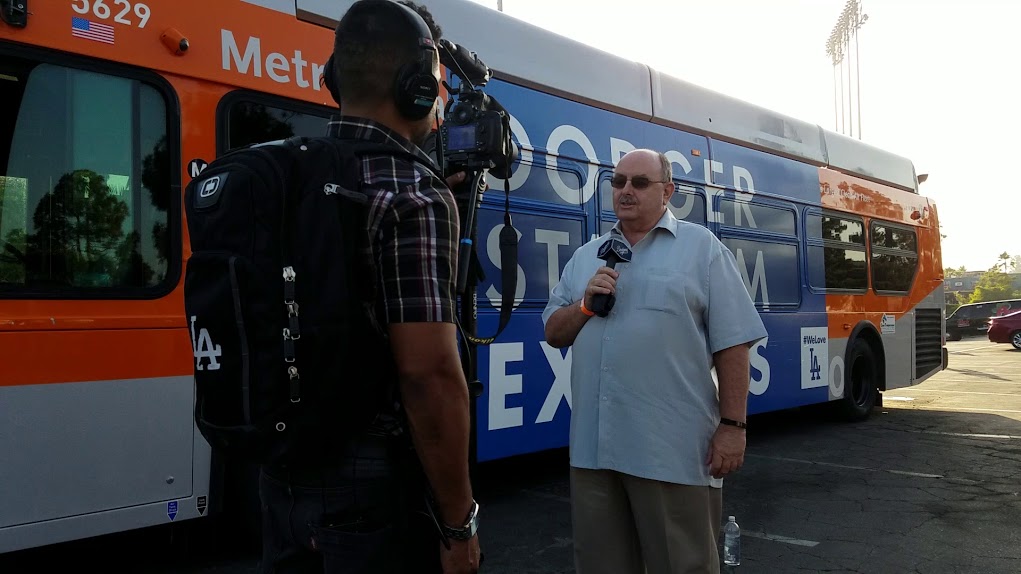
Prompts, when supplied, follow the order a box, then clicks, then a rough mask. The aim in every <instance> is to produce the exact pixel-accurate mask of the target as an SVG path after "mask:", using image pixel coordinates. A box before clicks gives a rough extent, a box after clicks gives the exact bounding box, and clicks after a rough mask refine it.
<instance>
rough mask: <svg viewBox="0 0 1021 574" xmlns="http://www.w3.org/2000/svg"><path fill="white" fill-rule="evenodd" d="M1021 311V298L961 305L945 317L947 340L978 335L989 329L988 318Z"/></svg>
mask: <svg viewBox="0 0 1021 574" xmlns="http://www.w3.org/2000/svg"><path fill="white" fill-rule="evenodd" d="M1014 311H1021V299H1005V300H1003V301H985V302H983V303H969V304H967V305H961V306H960V307H958V308H957V310H956V311H954V312H953V313H952V314H951V315H950V316H949V317H947V340H948V341H960V340H961V337H962V336H964V335H980V334H982V333H985V332H987V331H989V319H990V318H991V317H997V316H1000V315H1004V314H1007V313H1013V312H1014Z"/></svg>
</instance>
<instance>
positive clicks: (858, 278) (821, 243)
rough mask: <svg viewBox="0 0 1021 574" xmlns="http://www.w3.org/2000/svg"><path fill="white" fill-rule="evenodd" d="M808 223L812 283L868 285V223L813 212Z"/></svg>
mask: <svg viewBox="0 0 1021 574" xmlns="http://www.w3.org/2000/svg"><path fill="white" fill-rule="evenodd" d="M806 225H807V228H808V229H807V238H808V241H809V246H808V256H809V261H810V262H812V263H810V264H809V273H808V278H809V283H810V284H811V285H812V287H815V288H817V289H826V290H836V291H864V290H865V289H866V288H867V287H868V271H867V265H866V259H865V224H864V223H863V222H862V221H861V220H858V219H851V218H846V217H839V216H836V215H830V214H824V215H817V214H812V213H810V214H808V216H807V218H806ZM820 262H821V263H822V264H823V265H822V266H821V267H820V266H819V265H818V263H820Z"/></svg>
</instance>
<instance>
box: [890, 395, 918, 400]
mask: <svg viewBox="0 0 1021 574" xmlns="http://www.w3.org/2000/svg"><path fill="white" fill-rule="evenodd" d="M883 400H884V401H913V400H915V398H914V397H890V396H884V397H883Z"/></svg>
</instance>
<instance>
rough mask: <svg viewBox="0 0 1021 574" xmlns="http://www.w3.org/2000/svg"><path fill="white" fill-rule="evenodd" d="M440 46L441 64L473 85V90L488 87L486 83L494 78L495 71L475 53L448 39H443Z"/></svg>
mask: <svg viewBox="0 0 1021 574" xmlns="http://www.w3.org/2000/svg"><path fill="white" fill-rule="evenodd" d="M439 45H440V48H442V49H441V50H440V63H441V64H443V66H444V67H445V68H447V69H449V70H450V71H452V72H454V74H455V75H457V76H458V77H459V78H461V79H462V80H465V81H467V82H468V83H469V84H471V85H472V87H473V88H476V87H479V86H484V85H486V82H488V81H489V79H490V78H491V77H492V76H493V71H492V70H490V69H489V66H487V65H486V64H485V63H484V62H483V61H482V60H480V59H479V56H478V54H476V53H475V52H472V51H471V50H468V49H467V48H465V47H464V46H458V45H457V44H455V43H453V42H451V41H450V40H447V39H446V38H443V39H441V40H440V41H439Z"/></svg>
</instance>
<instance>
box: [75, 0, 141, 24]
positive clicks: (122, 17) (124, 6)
mask: <svg viewBox="0 0 1021 574" xmlns="http://www.w3.org/2000/svg"><path fill="white" fill-rule="evenodd" d="M106 2H107V0H92V1H91V2H90V0H72V2H71V8H73V9H74V11H75V12H77V13H79V14H81V15H83V16H84V15H86V14H88V13H89V12H90V11H91V12H92V13H93V14H94V15H95V16H96V18H99V19H100V20H109V19H110V16H113V21H114V22H116V23H118V24H127V25H128V26H133V25H134V22H132V21H131V20H130V19H128V18H126V16H128V15H130V14H131V12H132V4H131V2H129V1H128V0H112V4H113V8H110V6H109V5H107V3H106ZM114 11H116V12H117V13H116V15H114ZM134 13H135V16H137V17H138V18H139V22H138V27H139V28H145V24H146V23H147V22H148V21H149V16H150V15H151V14H152V11H151V10H149V7H148V6H147V5H145V4H142V3H141V2H135V4H134Z"/></svg>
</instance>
